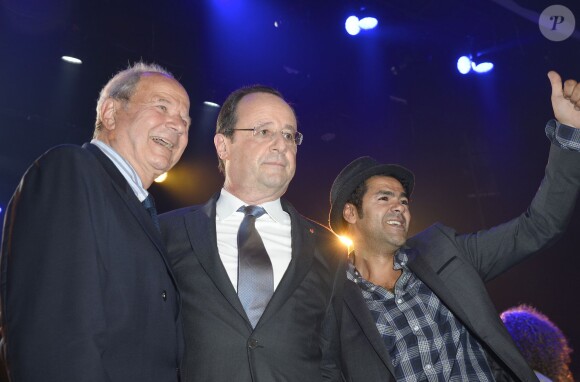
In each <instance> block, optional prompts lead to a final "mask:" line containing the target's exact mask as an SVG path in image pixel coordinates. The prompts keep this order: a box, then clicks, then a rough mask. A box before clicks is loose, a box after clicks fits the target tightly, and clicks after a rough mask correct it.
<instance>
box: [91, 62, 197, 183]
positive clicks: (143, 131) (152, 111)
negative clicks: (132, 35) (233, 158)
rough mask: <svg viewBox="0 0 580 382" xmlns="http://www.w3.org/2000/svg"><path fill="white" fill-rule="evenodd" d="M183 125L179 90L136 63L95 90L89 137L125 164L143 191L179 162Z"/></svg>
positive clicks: (185, 115)
mask: <svg viewBox="0 0 580 382" xmlns="http://www.w3.org/2000/svg"><path fill="white" fill-rule="evenodd" d="M189 125H190V117H189V97H188V95H187V92H186V91H185V89H184V88H183V86H181V84H180V83H179V82H178V81H177V80H176V79H175V78H174V77H173V75H172V74H171V73H169V72H168V71H167V70H165V69H163V68H162V67H160V66H158V65H155V64H145V63H142V62H139V63H136V64H134V65H132V66H129V67H128V68H127V69H125V70H122V71H120V72H119V73H117V74H116V75H115V76H114V77H113V78H111V80H110V81H109V82H108V83H107V84H106V85H105V86H104V87H103V89H102V90H101V93H100V96H99V100H98V102H97V119H96V121H95V131H94V135H93V138H95V139H98V140H100V141H103V142H104V143H106V144H108V145H109V146H111V147H112V148H113V149H114V150H115V151H116V152H117V153H118V154H119V155H121V156H122V157H123V158H124V159H125V160H126V161H127V162H129V163H130V164H131V166H132V167H133V168H134V169H135V171H136V172H137V174H138V175H139V177H140V178H141V182H142V183H143V186H144V187H145V188H148V187H149V186H150V185H151V183H152V182H153V180H154V179H155V178H156V177H158V176H159V175H161V174H163V173H164V172H167V171H169V170H170V169H171V168H172V167H173V166H174V165H175V164H176V163H177V161H178V160H179V159H180V158H181V154H183V151H184V150H185V147H186V146H187V140H188V132H189Z"/></svg>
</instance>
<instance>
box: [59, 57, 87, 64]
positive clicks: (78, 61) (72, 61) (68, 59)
mask: <svg viewBox="0 0 580 382" xmlns="http://www.w3.org/2000/svg"><path fill="white" fill-rule="evenodd" d="M61 60H63V61H66V62H68V63H70V64H76V65H80V64H82V63H83V62H82V61H81V59H80V58H76V57H72V56H62V57H61Z"/></svg>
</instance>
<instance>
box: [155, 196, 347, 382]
mask: <svg viewBox="0 0 580 382" xmlns="http://www.w3.org/2000/svg"><path fill="white" fill-rule="evenodd" d="M218 197H219V193H218V194H216V195H215V196H214V197H213V198H212V199H211V200H210V201H209V202H207V203H206V204H205V205H201V206H194V207H189V208H185V209H181V210H177V211H173V212H171V213H169V214H165V215H162V216H161V225H162V232H163V235H164V238H165V240H166V242H167V248H168V252H169V259H170V261H171V264H172V267H173V272H174V274H175V276H176V278H177V283H178V285H179V287H180V290H181V291H182V298H183V317H184V333H185V342H186V349H185V356H184V359H183V363H182V367H183V375H182V376H183V380H184V381H195V382H201V381H211V382H220V381H223V382H230V381H236V382H246V381H248V382H249V381H263V382H274V381H308V382H311V381H319V380H322V379H328V380H338V379H339V378H340V373H339V370H338V363H339V362H340V361H339V357H340V355H339V346H340V345H339V342H340V341H339V335H338V329H339V326H338V318H339V317H340V306H341V301H342V295H341V289H342V286H343V285H344V280H345V273H344V272H345V268H344V264H345V261H344V260H345V259H346V251H345V248H344V245H341V244H340V242H339V241H338V239H337V238H336V236H334V235H333V234H332V233H331V232H330V231H328V230H327V229H325V228H324V227H322V226H320V225H318V224H316V223H314V222H312V221H308V220H307V219H305V218H304V217H302V216H300V215H299V214H298V212H297V211H296V210H295V209H294V208H293V207H292V206H291V205H290V204H289V203H287V202H285V201H282V207H283V208H284V210H285V211H286V212H288V213H289V214H290V218H291V231H292V260H291V262H290V265H289V266H288V269H287V270H286V273H285V274H284V276H283V278H282V280H281V282H280V284H279V285H278V287H277V288H276V290H275V292H274V295H273V297H272V299H271V300H270V303H269V304H268V306H267V307H266V310H265V311H264V314H263V315H262V317H261V319H260V321H259V322H258V324H257V325H256V328H255V329H254V330H253V329H252V327H251V325H250V322H249V321H248V318H247V317H246V314H245V312H244V308H243V307H242V304H241V303H240V300H239V299H238V296H237V294H236V291H235V289H234V287H233V285H232V282H231V281H230V279H229V277H228V275H227V273H226V270H225V268H224V266H223V264H222V262H221V259H220V257H219V253H218V248H217V243H216V225H215V216H216V211H215V204H216V200H217V198H218Z"/></svg>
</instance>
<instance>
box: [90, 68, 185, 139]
mask: <svg viewBox="0 0 580 382" xmlns="http://www.w3.org/2000/svg"><path fill="white" fill-rule="evenodd" d="M146 73H158V74H162V75H164V76H167V77H170V78H174V77H173V74H171V73H170V72H169V71H168V70H167V69H165V68H163V67H161V66H159V65H157V64H147V63H144V62H142V61H140V62H136V63H134V64H133V65H129V66H128V67H127V69H125V70H121V71H120V72H118V73H117V74H115V75H114V76H113V78H111V79H110V80H109V82H107V84H106V85H105V86H104V87H103V89H101V92H100V94H99V100H98V101H97V119H96V120H95V131H94V133H93V138H96V137H97V135H98V134H99V132H100V131H101V130H102V129H103V121H102V118H101V117H102V116H101V107H102V106H103V102H105V100H106V99H108V98H113V99H116V100H120V101H123V102H124V103H127V102H128V101H129V99H130V98H131V96H132V95H133V94H134V93H135V88H136V87H137V83H139V80H140V79H141V76H142V75H143V74H146Z"/></svg>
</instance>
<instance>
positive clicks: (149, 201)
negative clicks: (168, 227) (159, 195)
mask: <svg viewBox="0 0 580 382" xmlns="http://www.w3.org/2000/svg"><path fill="white" fill-rule="evenodd" d="M141 204H143V207H145V209H146V210H147V212H149V215H151V220H153V224H155V227H157V230H159V219H158V218H157V210H156V209H155V200H153V195H151V194H149V195H147V198H145V200H143V201H142V202H141Z"/></svg>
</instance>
